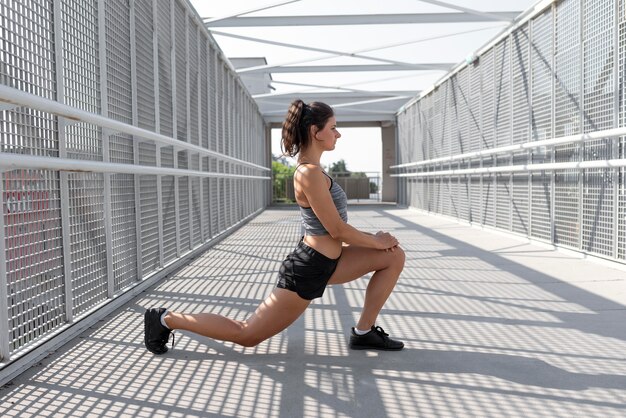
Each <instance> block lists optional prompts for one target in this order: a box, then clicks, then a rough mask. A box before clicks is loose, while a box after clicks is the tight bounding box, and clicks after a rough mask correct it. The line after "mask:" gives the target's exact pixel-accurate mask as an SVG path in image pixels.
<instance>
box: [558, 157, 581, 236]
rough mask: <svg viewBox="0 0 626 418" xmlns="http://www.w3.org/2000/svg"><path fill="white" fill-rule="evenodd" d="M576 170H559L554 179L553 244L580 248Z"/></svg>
mask: <svg viewBox="0 0 626 418" xmlns="http://www.w3.org/2000/svg"><path fill="white" fill-rule="evenodd" d="M579 190H580V189H579V172H578V170H560V171H557V172H555V179H554V195H555V196H554V199H555V200H554V242H555V243H556V244H562V245H566V246H569V247H575V248H578V247H579V246H580V218H579V213H580V212H579V211H580V204H579V202H580V192H579Z"/></svg>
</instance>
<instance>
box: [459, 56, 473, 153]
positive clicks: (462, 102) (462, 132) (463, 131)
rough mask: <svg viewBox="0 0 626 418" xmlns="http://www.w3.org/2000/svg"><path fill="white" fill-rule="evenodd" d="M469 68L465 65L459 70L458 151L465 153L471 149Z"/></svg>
mask: <svg viewBox="0 0 626 418" xmlns="http://www.w3.org/2000/svg"><path fill="white" fill-rule="evenodd" d="M469 71H470V70H469V69H468V68H467V67H465V68H464V69H462V70H461V71H459V73H458V75H457V80H458V94H457V98H456V103H457V107H458V118H459V150H458V153H460V154H463V153H466V152H468V151H469V149H470V144H469V128H470V123H471V120H470V108H469V75H470V73H469Z"/></svg>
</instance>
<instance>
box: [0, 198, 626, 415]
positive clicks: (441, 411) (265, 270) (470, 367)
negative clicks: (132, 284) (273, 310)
mask: <svg viewBox="0 0 626 418" xmlns="http://www.w3.org/2000/svg"><path fill="white" fill-rule="evenodd" d="M350 216H351V223H353V224H354V225H356V226H357V227H359V228H362V229H367V230H371V231H376V230H378V229H384V230H391V231H394V233H395V234H396V235H397V236H398V237H399V238H400V241H401V243H402V245H403V247H404V249H405V250H406V252H407V265H406V268H405V270H404V272H403V274H402V277H401V280H400V283H399V284H398V286H397V288H396V291H395V292H394V294H393V296H392V298H391V299H390V300H389V301H388V303H387V305H386V307H385V310H384V311H383V313H382V315H381V317H380V318H379V319H380V321H379V325H382V326H383V327H384V328H385V329H387V330H389V331H391V332H392V333H393V335H394V336H395V337H399V338H401V339H402V340H404V341H405V343H406V349H405V350H404V351H402V352H397V353H393V352H391V353H378V352H373V351H364V352H350V351H348V350H347V348H346V341H347V332H348V329H349V328H350V327H351V326H352V325H353V324H354V323H355V319H356V317H357V315H358V313H359V308H360V306H361V303H362V300H363V294H364V288H365V286H366V284H367V279H363V280H359V281H357V282H354V283H352V284H349V285H347V286H343V287H332V288H329V289H328V290H327V292H326V294H325V296H324V297H323V298H322V299H321V300H319V301H317V302H316V303H314V304H313V305H312V306H311V308H310V309H309V310H308V311H307V312H306V313H305V314H304V315H303V316H302V317H301V318H300V319H299V320H298V321H297V322H296V323H295V324H294V325H292V327H291V328H289V329H288V330H287V331H286V332H284V333H282V334H279V335H277V336H276V337H274V338H272V339H270V340H268V341H266V342H265V343H263V344H261V345H260V346H258V347H255V348H248V349H242V348H239V347H236V346H234V345H233V344H230V343H228V344H227V343H221V342H216V341H210V340H208V339H205V338H201V337H198V336H195V335H192V334H182V333H179V334H178V338H177V343H176V348H175V350H173V351H171V352H170V353H168V354H167V355H165V356H162V357H156V356H153V355H152V354H150V353H148V352H146V351H145V349H144V347H143V343H142V338H143V332H142V315H143V310H144V308H145V307H148V306H153V305H165V306H168V307H170V308H172V309H176V310H184V311H188V312H191V311H193V312H200V311H210V312H215V313H221V314H226V315H229V316H233V317H237V318H244V317H246V315H248V313H250V312H251V311H253V310H254V308H255V307H256V305H257V304H258V302H259V300H260V299H262V298H263V297H264V296H265V295H266V294H267V293H268V292H269V291H270V290H271V289H272V287H273V286H274V283H275V280H276V273H275V272H276V270H277V268H278V265H279V263H280V261H281V260H282V258H283V257H284V256H285V254H287V253H288V252H289V251H290V250H291V248H292V247H293V246H294V245H295V243H296V241H297V238H298V232H299V226H298V223H297V220H298V217H297V212H296V211H294V210H293V209H284V208H283V209H271V210H267V211H265V212H264V213H263V214H261V215H260V216H258V217H257V218H255V219H254V220H252V221H251V222H250V223H249V224H247V225H246V226H245V227H243V228H242V229H240V230H239V231H237V232H236V233H234V234H233V235H231V236H230V237H228V238H227V239H226V240H224V241H222V242H221V243H220V244H218V245H217V246H216V247H214V248H213V249H211V250H210V251H208V252H207V253H205V254H204V255H203V256H202V257H199V258H197V259H195V260H194V261H193V262H192V263H191V264H189V265H188V266H187V267H185V268H184V269H182V270H181V271H179V272H178V273H177V274H175V275H173V277H171V278H169V279H167V280H165V281H163V282H162V283H161V284H160V285H158V286H157V287H156V288H154V289H152V290H150V291H149V292H146V293H145V294H144V295H143V296H142V297H141V298H140V299H138V300H136V301H135V302H134V303H131V304H128V305H127V306H125V307H124V308H123V309H121V310H119V311H117V312H116V313H115V314H114V315H112V316H110V317H108V318H107V319H106V320H105V321H102V322H101V324H100V325H99V326H98V327H95V328H93V329H92V330H90V331H89V332H86V333H85V334H83V335H82V336H81V337H80V338H79V339H76V340H75V341H72V342H71V343H69V344H67V345H66V346H65V347H64V348H63V349H62V350H60V351H59V352H57V353H54V354H53V355H51V356H49V357H48V358H47V359H46V360H45V361H43V362H42V363H41V364H40V365H38V366H37V367H34V368H32V369H31V370H30V371H29V372H27V373H25V374H23V375H22V376H20V377H19V378H18V379H16V380H15V381H14V382H13V383H12V384H11V385H8V386H6V387H4V388H3V389H2V390H1V391H0V415H2V416H18V415H19V416H24V417H26V416H34V417H42V416H72V417H82V416H90V417H92V416H93V417H100V416H102V417H104V416H131V417H147V416H168V417H177V416H189V417H196V416H259V417H270V416H271V417H274V416H276V417H300V416H310V417H316V416H341V417H398V416H406V417H417V416H419V417H486V416H493V417H504V416H506V417H515V416H532V417H539V416H545V417H612V416H613V417H618V416H620V417H623V416H626V326H625V324H626V310H625V305H626V272H625V270H617V269H613V268H610V267H607V266H605V265H603V264H601V263H597V262H593V261H586V260H582V259H581V258H580V257H573V256H570V255H567V254H564V253H563V252H556V251H552V250H550V249H547V248H544V247H541V246H536V245H529V244H526V243H525V242H523V241H522V240H520V239H517V238H512V237H508V236H506V235H501V234H499V233H495V232H490V231H483V230H480V229H476V228H471V227H469V226H466V225H459V224H457V223H455V222H453V221H451V220H447V219H443V218H438V217H430V216H427V215H424V214H422V213H419V212H416V211H413V210H407V209H397V208H395V207H393V206H384V205H376V206H374V205H373V206H357V207H352V208H351V210H350Z"/></svg>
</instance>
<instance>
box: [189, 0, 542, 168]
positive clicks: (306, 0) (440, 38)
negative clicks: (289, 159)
mask: <svg viewBox="0 0 626 418" xmlns="http://www.w3.org/2000/svg"><path fill="white" fill-rule="evenodd" d="M283 2H284V1H283ZM443 2H445V3H448V4H451V5H453V6H458V7H465V8H471V9H474V10H480V11H483V12H496V11H525V10H527V9H529V8H530V7H531V6H533V5H534V4H535V3H537V1H536V0H507V1H500V0H391V1H386V2H381V1H380V0H340V1H337V0H300V1H295V2H292V3H290V4H286V5H282V6H279V7H274V8H269V9H267V10H262V11H257V12H253V13H249V14H245V16H281V15H329V16H332V15H344V14H348V15H349V14H352V15H354V14H393V13H444V12H445V13H449V12H458V10H452V9H449V8H446V7H442V6H440V5H436V4H437V3H440V4H441V3H443ZM278 3H280V1H278V0H229V1H207V0H191V4H192V5H193V6H194V7H195V8H196V10H197V11H198V14H199V15H200V16H201V17H203V18H204V17H206V18H215V17H224V16H231V15H234V14H239V13H240V12H243V11H250V10H254V9H259V8H261V7H263V6H269V5H275V4H278ZM433 3H434V4H433ZM506 27H507V23H506V22H496V21H494V22H482V23H438V24H433V23H426V24H396V25H350V26H301V27H245V28H216V30H219V31H221V32H227V33H232V34H237V35H245V36H251V37H256V38H262V39H267V40H271V41H277V42H283V43H292V44H299V45H306V46H309V47H316V48H324V49H332V50H339V51H345V52H356V51H361V50H366V49H371V48H374V47H379V46H388V45H391V44H400V43H404V45H396V46H393V47H388V48H383V49H377V50H375V51H369V52H367V54H368V55H371V56H375V57H377V58H385V59H390V60H395V61H402V62H411V63H460V62H462V61H464V60H465V58H466V57H468V56H470V55H472V54H473V53H474V52H475V51H477V50H478V49H480V47H482V46H483V45H484V44H486V43H487V42H489V41H490V40H491V39H493V38H494V37H495V36H497V35H498V34H499V33H500V32H501V31H502V30H504V29H505V28H506ZM213 36H214V38H215V40H216V41H217V43H218V45H219V46H220V48H221V49H222V51H223V52H224V54H225V55H226V56H227V57H251V56H255V57H259V56H262V57H265V58H266V60H267V62H268V64H281V63H286V62H292V61H297V60H302V59H307V58H313V57H319V56H320V55H321V54H320V53H319V52H312V51H306V50H301V49H294V48H285V47H282V46H275V45H267V44H262V43H257V42H251V41H244V40H238V39H233V38H230V37H226V36H221V35H218V34H214V35H213ZM408 42H410V43H408ZM369 63H379V62H375V61H370V60H365V59H361V58H353V57H334V58H330V59H325V60H322V61H314V62H311V65H315V64H323V65H341V64H369ZM299 65H306V64H299ZM444 75H445V72H442V71H427V72H412V71H411V72H405V71H398V72H389V71H387V72H361V73H276V74H273V75H272V79H273V80H274V81H283V82H293V83H307V84H318V85H326V86H342V87H346V86H350V87H351V88H358V89H361V90H368V91H381V90H422V91H423V90H428V89H430V88H431V87H432V85H433V84H434V83H435V82H436V81H437V80H439V79H440V78H441V77H443V76H444ZM273 87H274V88H275V92H278V93H286V92H296V91H297V92H302V91H304V90H310V89H307V88H305V87H298V86H291V85H284V84H273ZM318 91H322V92H323V91H327V92H330V91H332V90H330V89H326V90H324V89H322V90H318ZM286 111H287V109H285V112H286ZM337 124H338V128H339V130H340V133H341V134H342V138H340V139H339V141H338V143H337V147H336V149H335V150H334V151H332V152H331V153H327V154H325V155H324V156H323V157H322V164H330V163H332V162H334V161H337V160H340V159H343V160H345V161H346V163H347V167H348V169H349V170H351V171H381V170H382V166H381V165H382V164H381V155H382V144H381V140H380V129H378V128H342V127H341V120H340V119H338V121H337ZM272 153H273V154H274V155H279V154H280V131H279V130H273V132H272Z"/></svg>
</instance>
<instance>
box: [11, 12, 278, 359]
mask: <svg viewBox="0 0 626 418" xmlns="http://www.w3.org/2000/svg"><path fill="white" fill-rule="evenodd" d="M0 23H1V24H0V31H1V34H2V46H3V47H2V48H1V49H0V85H1V86H2V87H7V88H10V89H7V90H6V91H7V92H8V93H3V94H7V95H18V94H21V93H24V92H25V93H29V94H30V95H32V96H28V97H29V99H28V100H31V99H30V97H32V98H33V99H32V100H31V101H30V102H28V103H31V104H29V105H22V106H14V105H7V104H5V103H4V102H1V104H0V106H1V107H0V145H1V148H0V162H6V161H7V158H6V157H5V154H6V155H9V154H10V155H11V157H12V158H13V161H12V163H16V164H18V165H17V166H18V167H19V169H11V170H10V171H6V170H5V171H4V172H3V173H2V178H1V180H2V181H1V182H0V192H1V195H2V199H3V200H2V202H3V213H2V217H1V222H0V249H1V250H2V251H0V265H1V266H3V267H2V268H4V271H6V274H5V277H1V278H0V286H1V288H0V295H6V301H4V300H3V301H0V307H2V309H0V355H1V356H2V358H3V362H8V361H11V360H12V359H14V358H16V357H14V354H17V355H22V354H23V353H26V352H28V351H29V350H32V349H33V348H35V347H36V346H37V345H38V344H39V343H40V342H42V341H45V340H46V339H47V338H48V337H49V336H50V335H52V334H54V333H56V332H59V330H60V329H62V328H63V327H64V325H66V324H68V323H69V322H73V321H76V320H80V319H81V318H84V317H85V315H87V314H88V313H89V312H91V311H92V310H94V309H97V308H99V307H101V306H102V305H103V304H105V303H107V301H110V300H111V298H113V297H115V296H116V295H119V294H121V293H124V292H127V291H128V290H129V289H131V288H133V287H134V286H135V285H136V284H137V283H139V282H141V281H143V280H145V279H147V278H149V277H151V276H152V275H154V274H156V273H157V272H158V271H159V270H161V269H162V268H164V267H166V266H168V264H170V263H172V262H174V261H175V260H177V259H179V258H180V257H181V256H183V255H185V254H186V253H189V251H191V250H194V249H196V248H199V247H200V246H201V245H202V244H203V243H205V242H207V241H209V240H211V239H213V238H215V237H216V236H217V235H218V234H219V233H220V232H223V231H225V230H226V229H228V228H230V227H232V226H233V225H235V224H237V223H239V222H240V221H241V220H243V219H244V218H246V217H248V216H250V215H252V214H254V213H256V212H257V211H258V210H260V209H262V208H263V207H265V206H266V205H267V203H268V202H269V197H268V196H267V191H268V190H269V189H268V188H267V187H265V184H266V181H267V179H268V172H269V168H268V164H269V162H268V158H267V157H266V156H268V155H269V150H267V149H266V141H265V140H264V136H265V127H264V123H263V120H262V117H261V115H260V114H259V112H258V109H257V108H256V105H255V104H254V101H253V100H252V98H251V97H250V96H249V94H248V93H247V92H246V91H245V88H244V87H243V84H242V83H241V82H240V81H239V79H238V78H237V76H236V74H235V72H234V70H232V68H231V67H230V65H229V64H228V63H227V62H226V61H225V59H224V58H223V56H222V55H221V52H220V51H219V50H218V48H217V46H216V44H215V42H214V41H213V39H212V38H211V37H210V35H209V34H208V32H207V31H206V30H205V28H204V26H203V24H202V21H201V19H200V18H199V17H198V16H197V14H196V12H195V11H194V10H192V9H191V8H190V6H189V4H188V2H186V1H172V2H169V1H164V0H135V1H133V2H128V1H124V0H112V1H107V2H99V1H96V0H89V1H82V0H81V1H78V0H60V1H51V0H50V1H34V0H20V1H17V0H8V1H2V2H0ZM4 91H5V90H3V92H4ZM4 98H8V97H4ZM10 98H11V99H13V96H11V97H10ZM43 99H47V100H48V102H46V103H44V104H40V103H43V102H41V101H40V100H43ZM16 100H17V99H16ZM21 100H26V99H21ZM17 103H20V101H19V100H18V101H17ZM49 103H52V105H54V106H56V107H54V109H56V110H54V111H52V113H49V112H48V111H49V109H50V108H51V107H49V106H51V105H49ZM42 107H44V108H46V109H47V110H48V111H42V110H41V108H42ZM74 111H83V112H88V113H81V114H80V115H79V116H76V117H72V118H69V117H65V116H57V115H67V114H68V113H67V112H74ZM92 116H93V117H92ZM95 116H97V117H98V118H100V119H98V118H96V117H95ZM137 128H141V129H143V130H145V131H142V130H139V129H137ZM178 144H179V145H178ZM225 154H227V155H225ZM34 157H38V158H42V157H45V158H44V160H43V162H42V161H41V160H37V161H35V160H33V158H34ZM59 161H60V162H61V163H67V164H69V163H74V162H80V164H81V165H80V168H79V169H69V168H68V169H67V170H66V169H65V168H59V167H60V165H59ZM36 164H40V165H43V166H45V167H44V168H42V167H41V166H37V165H36ZM35 167H38V168H35ZM53 167H54V168H53ZM145 168H150V169H151V170H152V171H145V170H143V169H145ZM161 171H162V173H161ZM230 174H237V175H240V176H241V177H238V178H231V177H228V176H229V175H230ZM3 299H4V298H3ZM5 302H6V304H5ZM4 307H6V309H5V308H4Z"/></svg>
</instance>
